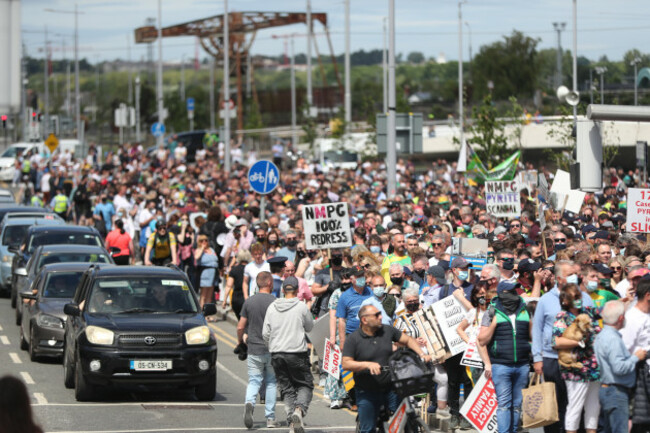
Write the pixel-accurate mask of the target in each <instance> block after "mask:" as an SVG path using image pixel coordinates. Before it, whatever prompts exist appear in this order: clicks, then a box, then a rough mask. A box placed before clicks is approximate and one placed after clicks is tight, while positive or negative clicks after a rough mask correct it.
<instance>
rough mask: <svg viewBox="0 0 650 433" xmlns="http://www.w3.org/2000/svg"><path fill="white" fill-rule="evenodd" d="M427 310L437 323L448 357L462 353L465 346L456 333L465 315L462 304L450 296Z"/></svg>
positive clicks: (465, 311)
mask: <svg viewBox="0 0 650 433" xmlns="http://www.w3.org/2000/svg"><path fill="white" fill-rule="evenodd" d="M429 308H430V309H431V310H432V311H433V314H434V316H435V318H436V320H437V322H438V326H439V327H440V330H441V332H442V335H443V337H444V341H445V345H446V349H447V351H448V352H449V354H450V357H451V356H454V355H457V354H459V353H461V352H464V351H465V347H466V346H467V345H466V343H465V342H464V341H463V339H462V338H460V335H458V332H457V331H456V328H458V325H459V324H460V322H462V321H463V319H464V318H465V315H466V314H467V310H466V309H465V307H463V304H461V303H460V302H459V301H458V299H456V298H455V297H454V296H453V295H451V296H447V297H446V298H444V299H441V300H440V301H438V302H436V303H434V304H432V305H431V307H429Z"/></svg>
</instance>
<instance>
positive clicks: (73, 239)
mask: <svg viewBox="0 0 650 433" xmlns="http://www.w3.org/2000/svg"><path fill="white" fill-rule="evenodd" d="M54 244H73V245H96V246H100V247H103V246H104V239H102V236H101V235H100V234H99V232H98V231H97V230H96V229H95V228H94V227H85V226H73V225H61V226H55V225H48V226H35V227H30V228H29V230H27V234H26V235H25V239H23V241H22V243H21V244H20V246H19V247H11V248H10V249H9V251H11V252H12V253H14V257H13V259H12V261H11V306H12V307H15V306H16V299H17V293H18V292H17V291H16V280H17V277H18V276H17V275H16V271H17V270H18V269H20V268H24V267H25V265H26V264H27V262H28V261H29V258H30V257H31V255H32V253H33V252H34V250H35V249H36V247H38V246H39V245H54Z"/></svg>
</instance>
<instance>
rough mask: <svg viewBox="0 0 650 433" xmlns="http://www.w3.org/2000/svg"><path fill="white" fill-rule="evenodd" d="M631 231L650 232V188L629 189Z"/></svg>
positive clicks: (629, 226)
mask: <svg viewBox="0 0 650 433" xmlns="http://www.w3.org/2000/svg"><path fill="white" fill-rule="evenodd" d="M625 230H626V231H627V232H630V233H650V189H641V188H628V189H627V221H626V224H625Z"/></svg>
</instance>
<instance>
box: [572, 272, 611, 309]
mask: <svg viewBox="0 0 650 433" xmlns="http://www.w3.org/2000/svg"><path fill="white" fill-rule="evenodd" d="M602 268H605V269H603V271H604V272H608V271H609V268H607V266H605V265H602V264H600V263H598V264H596V265H590V264H586V265H583V266H582V268H581V271H580V274H581V276H582V282H581V283H580V290H582V291H583V292H586V293H588V294H589V297H590V298H591V300H592V301H593V303H594V310H595V311H596V312H597V313H598V314H600V312H601V311H602V309H603V307H604V306H605V304H606V303H607V302H608V301H613V300H616V299H618V296H615V295H614V294H613V293H611V292H608V291H607V290H601V289H600V281H601V280H600V278H599V273H600V270H601V269H602ZM605 280H607V278H605ZM608 281H609V280H608Z"/></svg>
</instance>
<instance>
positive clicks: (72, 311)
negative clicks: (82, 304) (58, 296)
mask: <svg viewBox="0 0 650 433" xmlns="http://www.w3.org/2000/svg"><path fill="white" fill-rule="evenodd" d="M63 312H64V313H65V314H67V315H68V316H78V315H79V305H77V304H75V303H70V304H65V305H64V306H63Z"/></svg>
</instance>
